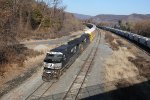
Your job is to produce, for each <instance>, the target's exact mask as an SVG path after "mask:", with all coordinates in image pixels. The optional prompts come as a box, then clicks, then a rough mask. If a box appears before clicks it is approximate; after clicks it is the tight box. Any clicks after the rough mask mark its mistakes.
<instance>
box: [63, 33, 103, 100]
mask: <svg viewBox="0 0 150 100" xmlns="http://www.w3.org/2000/svg"><path fill="white" fill-rule="evenodd" d="M99 43H100V34H98V38H97V40H96V47H95V45H94V46H93V47H92V50H91V51H90V54H89V55H88V57H87V59H86V60H85V62H84V64H83V65H82V68H81V69H80V71H79V72H78V74H77V76H76V77H75V79H74V81H73V83H72V84H71V86H70V88H69V89H68V91H67V93H66V94H65V96H64V98H63V100H76V99H78V95H79V93H80V91H81V89H82V86H83V84H84V82H85V79H86V77H87V75H88V72H89V69H90V68H91V67H92V63H93V60H94V58H95V55H96V52H97V50H98V45H99Z"/></svg>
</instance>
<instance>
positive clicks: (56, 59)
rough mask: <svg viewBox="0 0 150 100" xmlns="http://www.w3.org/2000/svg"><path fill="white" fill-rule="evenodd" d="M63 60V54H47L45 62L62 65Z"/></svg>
mask: <svg viewBox="0 0 150 100" xmlns="http://www.w3.org/2000/svg"><path fill="white" fill-rule="evenodd" d="M62 58H63V55H62V54H49V53H47V55H46V58H45V59H44V62H47V63H61V61H62Z"/></svg>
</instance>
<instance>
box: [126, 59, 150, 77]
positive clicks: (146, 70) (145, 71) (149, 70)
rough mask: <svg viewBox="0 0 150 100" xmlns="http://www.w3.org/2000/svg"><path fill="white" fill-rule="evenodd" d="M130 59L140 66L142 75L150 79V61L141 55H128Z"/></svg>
mask: <svg viewBox="0 0 150 100" xmlns="http://www.w3.org/2000/svg"><path fill="white" fill-rule="evenodd" d="M128 60H129V61H130V62H132V63H133V64H134V65H135V66H136V67H137V68H138V70H139V74H140V75H141V76H143V77H145V78H148V79H150V61H148V60H146V59H145V58H144V57H141V56H136V58H133V57H128Z"/></svg>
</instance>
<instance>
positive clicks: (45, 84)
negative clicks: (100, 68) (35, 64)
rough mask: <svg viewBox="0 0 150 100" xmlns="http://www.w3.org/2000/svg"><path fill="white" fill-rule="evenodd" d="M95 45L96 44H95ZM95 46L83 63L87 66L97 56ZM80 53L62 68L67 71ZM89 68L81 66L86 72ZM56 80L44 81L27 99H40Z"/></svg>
mask: <svg viewBox="0 0 150 100" xmlns="http://www.w3.org/2000/svg"><path fill="white" fill-rule="evenodd" d="M99 41H100V40H99V38H97V42H96V43H98V44H99ZM98 44H97V45H98ZM94 46H95V45H94ZM94 46H93V47H92V50H91V52H90V54H89V56H88V57H87V59H86V61H85V63H84V64H83V66H84V67H85V66H89V64H90V66H91V63H92V61H93V59H94V56H95V54H96V51H97V49H94ZM79 55H80V53H77V54H76V55H74V57H72V58H71V59H70V61H69V63H68V64H67V65H66V66H65V67H64V69H62V71H63V72H65V71H66V70H67V69H68V68H69V66H71V65H72V64H73V62H74V61H75V59H76V58H78V57H79ZM87 62H89V63H87ZM87 68H88V69H87ZM87 68H85V69H83V68H81V69H83V70H82V71H84V70H85V71H84V72H86V70H89V68H90V67H87ZM80 72H81V70H80ZM80 72H79V73H80ZM62 74H63V73H61V75H62ZM86 75H87V72H86ZM85 78H86V77H84V79H83V80H85ZM56 82H57V80H55V81H50V82H42V83H41V84H40V85H39V86H38V87H37V88H36V89H35V90H34V91H33V92H32V93H31V94H30V95H29V96H28V97H27V98H26V99H25V100H31V99H36V100H40V99H41V98H42V97H43V95H44V94H45V93H46V92H47V91H48V90H49V89H50V88H51V87H52V86H53V84H55V83H56ZM82 85H83V83H82V84H81V86H82Z"/></svg>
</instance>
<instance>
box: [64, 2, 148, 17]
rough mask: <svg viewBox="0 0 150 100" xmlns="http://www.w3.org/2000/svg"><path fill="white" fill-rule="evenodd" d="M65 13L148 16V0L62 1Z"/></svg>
mask: <svg viewBox="0 0 150 100" xmlns="http://www.w3.org/2000/svg"><path fill="white" fill-rule="evenodd" d="M62 1H63V4H64V5H66V6H67V8H66V11H67V12H72V13H79V14H86V15H97V14H124V15H127V14H132V13H140V14H150V0H62Z"/></svg>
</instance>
